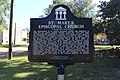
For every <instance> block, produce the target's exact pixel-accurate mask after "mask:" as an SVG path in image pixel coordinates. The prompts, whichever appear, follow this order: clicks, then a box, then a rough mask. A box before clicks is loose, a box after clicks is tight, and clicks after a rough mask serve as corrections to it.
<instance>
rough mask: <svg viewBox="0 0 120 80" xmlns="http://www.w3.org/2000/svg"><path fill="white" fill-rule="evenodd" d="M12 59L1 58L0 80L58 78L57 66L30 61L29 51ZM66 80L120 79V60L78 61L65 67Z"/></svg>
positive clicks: (51, 79) (55, 79) (45, 79)
mask: <svg viewBox="0 0 120 80" xmlns="http://www.w3.org/2000/svg"><path fill="white" fill-rule="evenodd" d="M22 54H23V55H20V56H15V57H14V58H13V59H12V60H11V61H9V60H7V59H0V80H57V68H56V67H54V66H52V65H48V64H47V63H43V62H28V60H27V53H26V52H25V53H22ZM65 80H120V60H119V59H114V58H105V57H100V56H99V57H96V58H95V60H94V62H93V63H78V64H74V65H70V66H68V67H66V69H65Z"/></svg>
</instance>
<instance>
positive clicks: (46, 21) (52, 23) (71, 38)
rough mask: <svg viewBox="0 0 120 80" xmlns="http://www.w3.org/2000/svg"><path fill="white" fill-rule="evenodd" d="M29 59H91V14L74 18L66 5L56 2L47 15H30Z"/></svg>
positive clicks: (55, 61) (81, 60) (59, 61)
mask: <svg viewBox="0 0 120 80" xmlns="http://www.w3.org/2000/svg"><path fill="white" fill-rule="evenodd" d="M29 38H30V43H29V56H28V58H29V61H33V62H48V63H56V64H59V63H62V64H66V63H78V62H91V61H92V59H93V33H92V19H91V18H77V17H75V16H73V14H72V13H71V11H70V9H69V8H68V7H67V6H65V5H57V6H55V7H54V8H53V10H52V12H51V14H50V15H49V16H48V17H46V18H31V19H30V37H29Z"/></svg>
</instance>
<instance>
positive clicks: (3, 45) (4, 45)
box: [0, 44, 28, 48]
mask: <svg viewBox="0 0 120 80" xmlns="http://www.w3.org/2000/svg"><path fill="white" fill-rule="evenodd" d="M20 46H28V45H27V44H16V45H13V47H20ZM0 47H3V48H8V47H9V45H8V44H2V45H1V44H0Z"/></svg>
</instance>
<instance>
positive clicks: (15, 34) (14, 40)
mask: <svg viewBox="0 0 120 80" xmlns="http://www.w3.org/2000/svg"><path fill="white" fill-rule="evenodd" d="M15 42H16V23H15V28H14V45H15Z"/></svg>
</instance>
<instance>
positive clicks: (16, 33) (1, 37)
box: [0, 27, 28, 44]
mask: <svg viewBox="0 0 120 80" xmlns="http://www.w3.org/2000/svg"><path fill="white" fill-rule="evenodd" d="M27 38H28V37H27V31H25V30H23V29H22V28H20V27H19V28H16V29H14V30H13V31H12V43H15V44H25V43H27ZM0 44H9V30H3V31H0Z"/></svg>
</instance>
